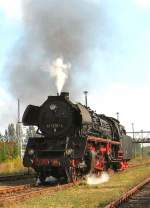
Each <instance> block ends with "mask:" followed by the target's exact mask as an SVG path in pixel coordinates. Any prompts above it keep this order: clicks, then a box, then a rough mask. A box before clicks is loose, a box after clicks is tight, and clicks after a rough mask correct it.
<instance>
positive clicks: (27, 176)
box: [0, 174, 35, 182]
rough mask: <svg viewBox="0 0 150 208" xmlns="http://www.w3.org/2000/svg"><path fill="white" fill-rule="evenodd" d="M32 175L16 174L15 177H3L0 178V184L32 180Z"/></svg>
mask: <svg viewBox="0 0 150 208" xmlns="http://www.w3.org/2000/svg"><path fill="white" fill-rule="evenodd" d="M34 177H35V175H34V174H16V175H4V176H0V182H5V181H8V182H9V181H13V180H23V179H28V178H34Z"/></svg>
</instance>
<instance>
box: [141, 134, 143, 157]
mask: <svg viewBox="0 0 150 208" xmlns="http://www.w3.org/2000/svg"><path fill="white" fill-rule="evenodd" d="M141 136H142V144H141V146H142V147H141V150H142V159H143V130H141Z"/></svg>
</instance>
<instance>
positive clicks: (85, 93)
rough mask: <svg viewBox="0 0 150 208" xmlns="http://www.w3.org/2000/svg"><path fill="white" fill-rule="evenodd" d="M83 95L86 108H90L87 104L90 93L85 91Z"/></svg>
mask: <svg viewBox="0 0 150 208" xmlns="http://www.w3.org/2000/svg"><path fill="white" fill-rule="evenodd" d="M83 93H84V95H85V106H86V107H88V103H87V94H88V91H84V92H83Z"/></svg>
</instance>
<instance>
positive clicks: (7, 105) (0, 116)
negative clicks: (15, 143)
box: [0, 86, 17, 133]
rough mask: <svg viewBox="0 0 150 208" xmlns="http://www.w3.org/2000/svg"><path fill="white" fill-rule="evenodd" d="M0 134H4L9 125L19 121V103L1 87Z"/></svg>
mask: <svg viewBox="0 0 150 208" xmlns="http://www.w3.org/2000/svg"><path fill="white" fill-rule="evenodd" d="M0 98H1V99H0V132H2V133H4V130H5V129H7V126H8V124H9V123H14V122H16V121H17V101H15V100H14V99H13V98H12V97H11V96H10V95H9V93H8V92H7V91H6V90H4V89H3V88H2V87H1V86H0Z"/></svg>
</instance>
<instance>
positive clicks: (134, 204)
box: [105, 178, 150, 208]
mask: <svg viewBox="0 0 150 208" xmlns="http://www.w3.org/2000/svg"><path fill="white" fill-rule="evenodd" d="M105 208H150V178H147V179H146V180H144V181H143V182H142V183H140V184H138V185H137V186H135V187H134V188H132V189H131V190H129V191H128V192H126V193H125V194H123V195H122V196H121V197H120V198H119V199H117V200H116V201H114V202H112V203H110V204H109V205H107V206H106V207H105Z"/></svg>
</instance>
